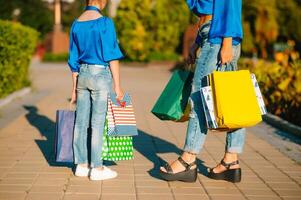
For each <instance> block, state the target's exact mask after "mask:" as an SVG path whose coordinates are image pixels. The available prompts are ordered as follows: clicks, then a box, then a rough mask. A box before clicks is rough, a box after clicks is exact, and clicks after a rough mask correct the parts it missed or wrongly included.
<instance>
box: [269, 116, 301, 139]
mask: <svg viewBox="0 0 301 200" xmlns="http://www.w3.org/2000/svg"><path fill="white" fill-rule="evenodd" d="M263 120H264V121H265V122H267V123H268V124H270V125H272V126H274V127H276V128H279V129H280V130H283V131H286V132H288V133H291V134H293V135H295V136H298V137H301V127H300V126H296V125H294V124H292V123H290V122H288V121H286V120H284V119H281V118H280V117H278V116H275V115H272V114H266V115H264V116H263Z"/></svg>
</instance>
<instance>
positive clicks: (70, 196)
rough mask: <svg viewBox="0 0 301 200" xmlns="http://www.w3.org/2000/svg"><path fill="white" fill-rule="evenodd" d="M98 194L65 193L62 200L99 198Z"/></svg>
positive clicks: (91, 199)
mask: <svg viewBox="0 0 301 200" xmlns="http://www.w3.org/2000/svg"><path fill="white" fill-rule="evenodd" d="M99 196H100V195H96V194H66V195H65V196H64V197H63V199H64V200H99Z"/></svg>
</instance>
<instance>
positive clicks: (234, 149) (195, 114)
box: [184, 23, 245, 154]
mask: <svg viewBox="0 0 301 200" xmlns="http://www.w3.org/2000/svg"><path fill="white" fill-rule="evenodd" d="M203 27H205V28H203ZM203 27H201V28H200V31H199V35H200V36H201V41H200V45H201V52H200V55H199V56H198V58H197V60H196V70H195V74H194V78H193V83H192V91H191V95H190V99H189V101H190V103H191V107H192V109H191V113H190V119H189V123H188V128H187V135H186V141H185V145H184V151H185V152H190V153H194V154H197V153H199V152H200V151H201V149H202V147H203V145H204V142H205V139H206V136H207V132H208V129H207V126H206V118H205V114H204V110H203V105H202V100H201V94H200V90H201V80H202V78H203V77H204V76H206V75H208V74H210V73H212V72H213V71H214V70H215V69H216V66H217V63H218V62H219V60H220V59H219V56H220V55H219V53H220V49H221V44H211V43H209V41H208V33H209V28H210V26H208V23H206V24H204V25H203ZM232 49H233V60H232V61H231V62H230V63H229V64H227V65H226V66H225V68H224V70H225V71H233V70H236V69H237V61H238V59H239V57H240V45H233V47H232ZM244 142H245V129H238V130H235V131H233V132H228V133H227V137H226V147H225V151H226V152H229V153H242V151H243V146H244Z"/></svg>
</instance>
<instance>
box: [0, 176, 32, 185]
mask: <svg viewBox="0 0 301 200" xmlns="http://www.w3.org/2000/svg"><path fill="white" fill-rule="evenodd" d="M33 182H34V178H31V179H27V178H26V179H25V178H24V179H2V180H0V185H31V184H32V183H33Z"/></svg>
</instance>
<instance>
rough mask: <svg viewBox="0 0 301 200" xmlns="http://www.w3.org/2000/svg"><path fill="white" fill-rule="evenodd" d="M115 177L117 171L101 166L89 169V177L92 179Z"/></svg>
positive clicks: (99, 179)
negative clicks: (99, 168) (100, 168)
mask: <svg viewBox="0 0 301 200" xmlns="http://www.w3.org/2000/svg"><path fill="white" fill-rule="evenodd" d="M115 177H117V172H116V171H113V170H111V169H110V168H108V167H105V166H103V170H98V169H95V168H93V169H91V173H90V179H91V180H92V181H101V180H107V179H112V178H115Z"/></svg>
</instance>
